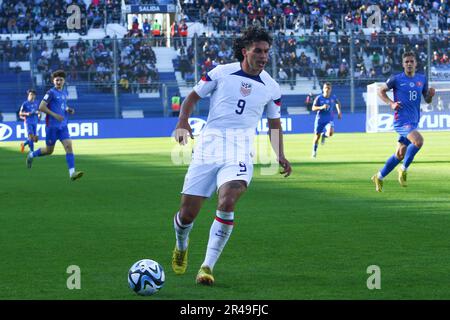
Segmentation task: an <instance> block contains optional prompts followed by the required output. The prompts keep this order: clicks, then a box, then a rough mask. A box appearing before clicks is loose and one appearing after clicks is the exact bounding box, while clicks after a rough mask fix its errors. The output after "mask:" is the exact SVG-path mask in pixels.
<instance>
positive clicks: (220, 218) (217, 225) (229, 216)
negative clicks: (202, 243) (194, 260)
mask: <svg viewBox="0 0 450 320" xmlns="http://www.w3.org/2000/svg"><path fill="white" fill-rule="evenodd" d="M233 224H234V212H223V211H219V210H217V211H216V218H215V219H214V221H213V223H212V225H211V229H210V231H209V241H208V247H207V249H206V257H205V261H204V262H203V264H202V266H208V267H209V268H210V269H211V270H212V269H213V268H214V265H215V264H216V262H217V260H218V259H219V256H220V254H221V253H222V250H223V248H224V247H225V245H226V243H227V241H228V239H229V238H230V235H231V231H233Z"/></svg>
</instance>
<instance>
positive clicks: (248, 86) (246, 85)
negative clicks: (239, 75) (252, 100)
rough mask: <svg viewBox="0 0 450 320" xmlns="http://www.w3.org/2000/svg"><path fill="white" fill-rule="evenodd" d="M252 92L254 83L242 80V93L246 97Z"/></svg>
mask: <svg viewBox="0 0 450 320" xmlns="http://www.w3.org/2000/svg"><path fill="white" fill-rule="evenodd" d="M250 93H252V85H251V83H245V82H241V94H242V95H243V96H244V97H246V96H248V95H249V94H250Z"/></svg>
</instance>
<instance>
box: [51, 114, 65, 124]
mask: <svg viewBox="0 0 450 320" xmlns="http://www.w3.org/2000/svg"><path fill="white" fill-rule="evenodd" d="M53 117H54V118H55V119H56V120H58V121H60V122H61V121H63V120H64V117H63V116H62V115H60V114H57V113H55V115H54V116H53Z"/></svg>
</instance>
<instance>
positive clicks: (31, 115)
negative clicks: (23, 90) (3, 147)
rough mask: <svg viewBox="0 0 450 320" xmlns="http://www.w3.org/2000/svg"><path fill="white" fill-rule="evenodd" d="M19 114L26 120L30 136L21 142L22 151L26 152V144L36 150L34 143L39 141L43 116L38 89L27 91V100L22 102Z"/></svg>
mask: <svg viewBox="0 0 450 320" xmlns="http://www.w3.org/2000/svg"><path fill="white" fill-rule="evenodd" d="M19 116H20V118H21V119H23V120H24V123H25V127H26V128H27V134H28V138H27V140H26V141H25V142H22V143H21V144H20V151H21V152H24V150H25V146H27V145H28V146H29V148H30V151H34V143H35V142H37V141H38V136H37V125H38V122H39V120H40V118H41V113H40V112H39V105H38V103H37V101H36V91H34V90H33V89H30V90H28V91H27V101H25V102H24V103H22V106H21V107H20V110H19Z"/></svg>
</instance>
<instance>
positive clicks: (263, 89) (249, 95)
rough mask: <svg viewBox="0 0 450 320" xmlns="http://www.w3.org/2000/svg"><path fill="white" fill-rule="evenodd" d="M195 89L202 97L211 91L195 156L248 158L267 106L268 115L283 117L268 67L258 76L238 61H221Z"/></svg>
mask: <svg viewBox="0 0 450 320" xmlns="http://www.w3.org/2000/svg"><path fill="white" fill-rule="evenodd" d="M194 91H195V92H196V93H197V94H198V95H199V96H200V97H201V98H204V97H206V96H207V95H208V94H211V97H210V106H209V114H208V119H207V122H206V125H205V127H204V129H203V130H202V134H201V135H200V137H199V138H198V139H197V141H198V144H199V145H197V146H196V150H195V151H194V159H195V158H197V159H199V158H202V159H203V160H205V158H210V159H213V158H215V159H216V161H220V160H219V159H222V160H231V158H234V159H236V155H239V156H238V158H239V157H240V158H242V157H245V158H248V156H251V152H252V150H253V139H254V136H255V132H256V127H257V125H258V121H259V120H260V119H261V117H262V115H263V112H264V109H265V108H266V106H267V108H266V116H267V118H269V119H277V118H280V107H281V90H280V86H279V85H278V83H276V82H275V80H273V79H272V77H271V76H270V75H269V74H268V73H267V72H266V71H262V72H261V73H260V74H259V75H258V76H253V75H249V74H247V73H245V72H244V71H243V70H242V69H241V64H240V63H239V62H236V63H230V64H225V65H218V66H217V67H215V68H214V69H213V70H211V71H209V72H208V73H207V74H206V75H205V76H203V77H202V79H201V80H200V81H199V82H198V84H197V85H196V86H195V87H194ZM220 150H223V152H220ZM230 150H233V151H232V152H230ZM219 153H220V155H219Z"/></svg>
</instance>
